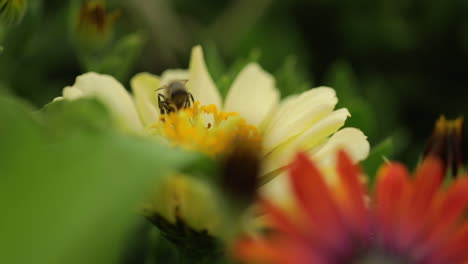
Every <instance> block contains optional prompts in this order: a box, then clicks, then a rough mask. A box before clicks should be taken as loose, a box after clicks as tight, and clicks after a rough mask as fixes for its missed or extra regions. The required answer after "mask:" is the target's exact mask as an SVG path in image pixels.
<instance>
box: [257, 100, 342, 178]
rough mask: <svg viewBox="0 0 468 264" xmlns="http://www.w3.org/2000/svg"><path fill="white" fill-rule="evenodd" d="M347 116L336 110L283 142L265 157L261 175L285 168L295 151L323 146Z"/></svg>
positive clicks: (340, 110)
mask: <svg viewBox="0 0 468 264" xmlns="http://www.w3.org/2000/svg"><path fill="white" fill-rule="evenodd" d="M348 116H349V112H348V110H347V109H345V108H342V109H339V110H336V111H334V112H333V113H331V114H329V115H328V116H326V117H324V118H322V119H320V120H319V121H318V122H316V123H314V124H313V125H312V126H310V127H309V128H308V129H307V130H306V131H305V132H303V133H301V134H300V135H298V136H296V137H294V138H292V139H290V140H289V141H287V142H284V143H283V144H282V145H280V146H279V147H277V148H276V149H274V150H273V151H272V152H271V153H269V154H268V155H267V156H266V157H265V161H264V165H263V169H262V170H263V173H262V174H267V173H270V172H271V171H274V170H276V169H278V168H281V167H284V166H286V165H287V164H289V163H290V162H291V159H292V158H293V157H294V153H296V152H297V151H311V150H312V149H313V148H314V147H317V146H319V145H320V144H323V143H324V142H325V141H326V140H327V139H328V137H329V136H331V135H332V134H333V133H335V132H336V131H337V130H338V129H339V128H340V127H342V126H343V125H344V123H345V120H346V118H347V117H348Z"/></svg>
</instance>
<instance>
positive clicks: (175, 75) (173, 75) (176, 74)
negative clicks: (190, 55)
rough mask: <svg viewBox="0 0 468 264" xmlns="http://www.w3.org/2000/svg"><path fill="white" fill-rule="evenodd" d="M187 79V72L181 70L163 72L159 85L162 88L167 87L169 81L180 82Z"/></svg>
mask: <svg viewBox="0 0 468 264" xmlns="http://www.w3.org/2000/svg"><path fill="white" fill-rule="evenodd" d="M188 79H189V71H188V70H183V69H172V70H165V71H164V72H163V73H162V74H161V83H160V84H159V85H160V86H161V87H162V86H164V85H167V84H168V83H169V82H171V81H181V80H188ZM158 88H160V87H158Z"/></svg>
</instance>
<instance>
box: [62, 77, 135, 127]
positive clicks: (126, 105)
mask: <svg viewBox="0 0 468 264" xmlns="http://www.w3.org/2000/svg"><path fill="white" fill-rule="evenodd" d="M80 92H81V94H79V93H80ZM63 96H64V98H65V99H70V100H73V99H77V98H79V97H96V98H98V99H99V100H101V101H102V103H103V104H104V105H105V106H107V107H108V109H109V110H110V112H111V114H112V115H113V116H114V118H115V119H116V120H117V122H118V123H119V125H121V126H122V127H123V128H124V129H126V130H130V131H135V132H137V131H138V132H139V131H142V129H143V126H142V123H141V121H140V118H139V117H138V113H137V110H136V108H135V105H134V103H133V99H132V97H131V96H130V94H129V93H128V92H127V90H125V88H124V87H123V86H122V84H120V83H119V82H118V81H117V80H116V79H114V78H113V77H112V76H109V75H104V74H98V73H94V72H89V73H85V74H83V75H80V76H78V77H77V78H76V81H75V84H74V85H73V86H72V87H65V89H64V91H63Z"/></svg>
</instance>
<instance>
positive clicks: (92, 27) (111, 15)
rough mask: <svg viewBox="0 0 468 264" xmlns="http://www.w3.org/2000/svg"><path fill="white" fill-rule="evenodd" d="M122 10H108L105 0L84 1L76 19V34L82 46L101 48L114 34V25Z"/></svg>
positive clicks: (93, 48) (94, 48)
mask: <svg viewBox="0 0 468 264" xmlns="http://www.w3.org/2000/svg"><path fill="white" fill-rule="evenodd" d="M119 16H120V11H113V12H108V10H107V9H106V5H105V2H104V1H103V0H90V1H86V2H84V3H83V4H82V5H81V7H80V9H79V14H78V15H77V16H76V19H75V21H74V32H73V34H74V36H75V38H76V40H77V41H78V44H79V45H80V47H81V48H85V49H92V50H96V49H100V48H103V47H104V46H106V45H107V43H108V42H109V41H110V40H111V38H112V36H113V31H114V30H113V29H114V28H113V26H114V24H115V22H116V21H117V19H118V17H119Z"/></svg>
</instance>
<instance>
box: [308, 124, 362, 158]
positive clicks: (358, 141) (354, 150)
mask: <svg viewBox="0 0 468 264" xmlns="http://www.w3.org/2000/svg"><path fill="white" fill-rule="evenodd" d="M341 149H342V150H345V151H346V152H347V153H348V154H349V156H350V157H351V159H352V160H353V161H354V162H358V161H361V160H364V159H365V158H367V156H368V155H369V151H370V145H369V142H368V141H367V136H366V135H364V133H362V131H361V130H359V129H357V128H353V127H347V128H343V129H341V130H339V131H338V132H336V133H335V134H333V136H331V137H330V139H329V140H327V142H326V143H325V144H323V146H322V147H320V148H319V149H314V150H313V151H311V152H309V155H310V156H311V157H312V159H314V160H316V161H317V162H318V164H319V165H321V166H333V165H334V164H335V163H336V153H337V151H338V150H341Z"/></svg>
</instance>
